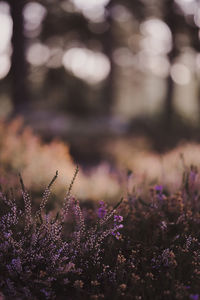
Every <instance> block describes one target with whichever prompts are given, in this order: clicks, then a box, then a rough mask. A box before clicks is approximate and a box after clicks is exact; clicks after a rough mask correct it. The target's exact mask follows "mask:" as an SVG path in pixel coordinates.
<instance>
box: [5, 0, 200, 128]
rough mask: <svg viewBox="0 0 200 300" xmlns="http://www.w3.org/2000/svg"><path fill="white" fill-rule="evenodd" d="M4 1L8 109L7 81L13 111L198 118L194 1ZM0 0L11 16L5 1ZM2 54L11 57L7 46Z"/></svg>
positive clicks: (198, 23) (196, 6) (167, 120)
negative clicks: (8, 25) (8, 26)
mask: <svg viewBox="0 0 200 300" xmlns="http://www.w3.org/2000/svg"><path fill="white" fill-rule="evenodd" d="M7 3H8V4H9V5H10V11H11V16H12V19H13V38H12V47H13V52H12V64H11V69H10V72H8V71H9V67H8V68H7V73H8V74H7V73H6V71H5V72H4V73H5V74H4V73H3V71H2V75H1V78H2V80H1V82H0V84H1V99H2V103H4V109H5V106H6V109H5V111H6V112H5V114H6V113H7V114H8V113H9V112H10V111H11V109H9V108H8V106H9V105H10V104H9V103H10V102H9V101H8V98H6V97H5V95H9V94H10V83H11V81H12V82H13V85H12V95H13V96H12V99H13V105H14V112H15V113H20V112H21V113H23V111H24V110H27V109H28V111H29V113H30V112H32V109H34V110H36V111H38V110H51V111H54V112H56V111H57V112H59V111H65V112H66V113H73V114H75V115H78V116H82V117H86V116H88V115H92V116H95V115H103V116H105V115H108V114H112V115H114V116H116V117H118V118H125V119H126V121H128V120H130V119H132V118H135V117H138V116H141V115H152V114H154V113H157V114H158V113H161V112H162V113H163V112H164V118H163V122H164V123H165V125H166V127H167V129H168V130H169V128H170V124H171V119H172V116H173V114H174V113H175V112H176V111H177V112H178V113H180V114H182V115H183V116H184V117H188V118H189V119H190V122H193V123H194V122H195V123H198V121H199V50H200V49H199V26H200V21H199V9H200V7H199V2H198V1H197V0H191V1H185V0H165V1H162V2H161V1H158V0H151V1H145V0H137V1H134V3H133V1H131V0H126V1H121V0H116V1H113V0H110V1H109V0H100V1H94V2H93V1H90V0H87V1H83V0H62V1H50V0H49V1H47V0H46V1H39V0H38V1H25V0H20V1H17V2H15V1H9V0H7ZM0 4H1V6H0V13H1V15H2V16H3V15H4V17H5V15H6V16H7V18H8V17H9V11H8V8H7V9H6V8H5V5H6V1H1V3H0ZM2 20H3V18H2ZM2 22H3V21H2ZM2 24H3V23H2ZM3 25H5V24H3ZM4 28H5V27H2V28H1V31H0V33H1V35H2V37H3V34H4V33H5V32H4V31H5V30H4ZM20 32H21V33H20ZM23 32H24V34H23ZM8 44H9V38H8ZM0 55H1V58H2V59H3V58H5V57H7V59H10V58H9V57H10V56H11V51H10V46H9V45H7V48H5V49H4V51H3V50H2V52H0ZM8 65H9V64H8ZM3 74H4V75H3ZM6 74H7V76H6ZM3 96H4V97H3ZM10 96H11V95H10ZM5 103H7V105H6V104H5ZM30 108H31V110H30Z"/></svg>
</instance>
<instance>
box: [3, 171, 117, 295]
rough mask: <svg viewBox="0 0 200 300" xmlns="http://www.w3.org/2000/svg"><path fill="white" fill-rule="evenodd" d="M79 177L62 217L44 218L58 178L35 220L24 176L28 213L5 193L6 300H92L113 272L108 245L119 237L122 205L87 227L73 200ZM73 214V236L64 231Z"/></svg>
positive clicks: (53, 214) (65, 201)
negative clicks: (118, 211) (107, 259)
mask: <svg viewBox="0 0 200 300" xmlns="http://www.w3.org/2000/svg"><path fill="white" fill-rule="evenodd" d="M77 173H78V169H76V172H75V174H74V177H73V179H72V182H71V184H70V186H69V189H68V191H67V193H66V196H65V199H64V204H63V207H62V209H61V210H60V211H59V212H58V213H57V215H55V213H53V212H49V213H47V212H45V206H46V203H47V201H48V198H49V196H50V189H51V186H52V184H53V183H54V181H55V180H56V178H57V175H58V174H57V173H56V175H55V176H54V178H53V179H52V181H51V182H50V184H49V185H48V187H47V188H46V189H45V191H44V194H43V197H42V201H41V203H40V206H39V209H38V210H36V212H35V214H33V212H32V202H31V198H30V195H29V193H28V192H27V190H26V188H25V186H24V183H23V180H22V178H21V176H20V181H21V186H22V197H23V201H24V209H22V208H20V207H18V205H17V203H16V201H15V199H14V196H13V194H12V195H11V196H10V197H11V198H10V197H9V198H8V197H7V196H6V195H5V194H4V193H2V192H1V194H0V197H1V200H2V203H1V206H2V211H1V217H0V290H1V291H2V292H3V294H4V296H5V297H6V299H64V298H65V299H66V297H69V299H70V297H73V298H74V297H75V298H76V297H80V298H85V299H87V297H88V294H90V293H92V291H93V290H94V291H96V290H99V289H100V287H101V286H103V279H104V276H105V274H104V270H107V269H108V268H109V267H108V266H105V265H104V251H103V250H104V247H103V244H104V241H105V239H108V238H109V237H110V238H111V239H113V237H112V236H113V234H115V233H116V232H117V233H118V230H119V229H120V228H121V226H120V225H118V223H119V222H121V221H122V219H120V220H118V218H119V217H118V216H117V215H116V209H117V206H118V205H117V206H116V207H115V208H114V209H112V210H108V211H107V213H106V214H104V215H103V216H102V217H101V219H100V220H99V221H98V222H97V223H96V225H95V226H93V227H91V228H88V227H87V224H86V222H85V219H84V217H83V214H82V210H81V208H80V205H79V202H78V200H77V199H75V198H74V197H73V196H72V195H71V189H72V186H73V183H74V181H75V178H76V175H77ZM70 213H73V216H74V219H75V226H74V228H73V229H72V230H71V231H70V232H68V231H67V230H65V225H66V223H67V220H68V217H69V215H70ZM116 218H117V220H116ZM112 220H113V221H112ZM67 232H68V233H67ZM109 271H110V269H109V270H107V271H106V272H107V276H109ZM89 283H91V284H89Z"/></svg>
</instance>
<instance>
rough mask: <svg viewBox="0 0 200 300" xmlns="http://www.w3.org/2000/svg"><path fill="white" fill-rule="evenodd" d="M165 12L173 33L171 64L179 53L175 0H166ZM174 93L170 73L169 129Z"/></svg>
mask: <svg viewBox="0 0 200 300" xmlns="http://www.w3.org/2000/svg"><path fill="white" fill-rule="evenodd" d="M164 14H165V16H164V21H165V22H166V24H167V25H168V27H169V29H170V31H171V34H172V49H171V51H170V53H169V54H168V59H169V63H170V66H171V65H172V64H173V63H174V61H175V58H176V56H177V54H178V53H177V48H176V30H177V28H176V26H177V16H176V14H175V11H174V0H167V1H166V6H164ZM173 94H174V82H173V79H172V77H171V74H169V75H168V78H167V92H166V97H165V103H164V108H165V110H164V113H165V118H164V123H165V124H164V126H165V128H166V129H168V130H169V129H170V128H171V126H172V117H173V113H174V108H173Z"/></svg>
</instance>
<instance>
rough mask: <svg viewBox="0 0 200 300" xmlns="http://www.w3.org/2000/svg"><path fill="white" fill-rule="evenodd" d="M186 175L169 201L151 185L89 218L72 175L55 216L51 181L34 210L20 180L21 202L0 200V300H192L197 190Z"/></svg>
mask: <svg viewBox="0 0 200 300" xmlns="http://www.w3.org/2000/svg"><path fill="white" fill-rule="evenodd" d="M192 168H193V169H192V170H193V171H195V176H194V174H193V175H191V169H188V170H186V171H185V172H186V173H184V176H183V182H182V185H181V186H180V188H177V191H175V192H174V193H173V194H171V193H170V192H169V191H168V190H167V189H166V188H163V186H162V185H154V186H153V187H150V188H149V193H148V194H143V193H141V194H140V193H138V191H137V190H136V189H134V191H133V192H132V194H131V192H130V193H129V197H128V198H127V199H123V201H122V200H121V201H120V202H119V203H117V205H116V206H114V208H112V207H110V206H108V205H106V203H105V202H104V201H100V203H99V206H98V205H96V204H94V203H93V206H91V207H92V208H90V209H89V210H88V211H87V210H86V205H88V204H89V203H86V204H81V205H80V203H79V201H78V200H77V199H76V198H75V197H73V196H72V194H71V190H72V186H73V183H74V181H75V179H76V176H77V173H78V169H77V170H76V172H75V174H74V177H73V179H72V182H71V184H70V185H69V189H68V190H67V192H66V195H65V198H64V203H63V206H62V208H61V209H60V210H59V212H58V213H57V214H56V212H55V211H54V210H53V211H51V210H50V211H48V210H47V209H46V204H47V201H51V199H49V198H50V190H51V186H52V184H53V183H54V181H55V180H56V178H57V174H56V175H55V177H54V178H53V180H52V181H51V183H50V184H49V185H48V187H47V188H46V189H45V191H44V194H43V197H42V201H41V204H40V205H38V206H39V207H36V204H34V202H32V201H31V198H30V195H29V193H28V192H27V190H26V188H25V186H24V184H23V180H22V178H20V180H21V186H22V197H21V198H22V199H17V200H15V198H14V196H13V193H11V194H10V196H7V195H6V194H5V193H3V192H1V193H0V198H1V212H0V299H8V300H10V299H22V300H23V299H36V300H37V299H39V300H40V299H42V300H43V299H58V300H63V299H78V300H79V299H84V300H86V299H87V300H88V299H104V300H105V299H106V300H109V299H119V300H121V299H123V300H130V299H133V300H145V299H155V300H160V299H164V300H167V299H175V300H176V299H177V300H184V299H191V300H199V299H200V285H199V279H200V234H199V233H200V232H199V224H200V221H199V217H200V213H199V212H200V191H199V189H198V178H199V176H198V174H197V169H194V167H192ZM130 199H134V201H130ZM161 199H162V201H161ZM22 200H23V203H24V208H22V203H21V201H22ZM18 201H19V203H18ZM17 203H18V204H17ZM82 205H83V206H84V205H85V207H84V208H85V213H84V214H83V210H82ZM97 206H98V207H97ZM34 212H35V213H34ZM1 293H2V294H1Z"/></svg>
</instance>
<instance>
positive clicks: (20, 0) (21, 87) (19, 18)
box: [8, 0, 28, 115]
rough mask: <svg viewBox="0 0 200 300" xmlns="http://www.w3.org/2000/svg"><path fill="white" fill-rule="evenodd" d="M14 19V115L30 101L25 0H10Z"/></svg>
mask: <svg viewBox="0 0 200 300" xmlns="http://www.w3.org/2000/svg"><path fill="white" fill-rule="evenodd" d="M8 3H9V4H10V9H11V16H12V19H13V35H12V48H13V52H12V64H11V71H10V74H11V77H12V93H13V105H14V115H16V114H19V113H23V111H25V110H26V108H27V103H28V88H27V64H26V59H25V37H24V22H23V8H24V5H25V3H26V1H25V0H8Z"/></svg>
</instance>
